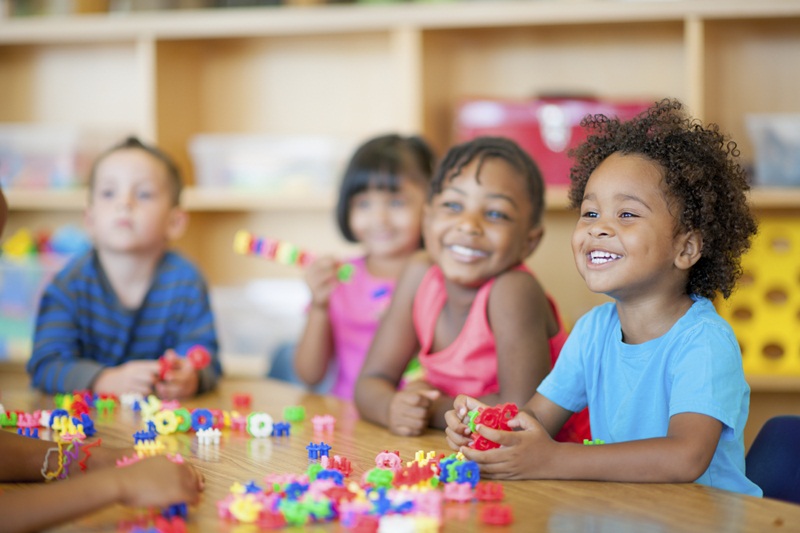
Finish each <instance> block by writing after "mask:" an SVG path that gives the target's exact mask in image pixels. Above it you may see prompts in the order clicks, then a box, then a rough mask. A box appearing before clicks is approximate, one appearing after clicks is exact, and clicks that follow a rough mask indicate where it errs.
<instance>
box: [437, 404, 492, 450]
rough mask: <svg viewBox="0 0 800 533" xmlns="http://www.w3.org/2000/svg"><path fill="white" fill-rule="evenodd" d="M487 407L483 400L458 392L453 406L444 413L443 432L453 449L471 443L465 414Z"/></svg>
mask: <svg viewBox="0 0 800 533" xmlns="http://www.w3.org/2000/svg"><path fill="white" fill-rule="evenodd" d="M484 407H488V406H487V405H486V404H484V403H483V402H480V401H478V400H476V399H475V398H472V397H470V396H466V395H464V394H459V395H458V396H456V399H455V400H453V408H452V409H451V410H449V411H447V412H446V413H445V415H444V420H445V422H446V423H447V427H446V428H445V430H444V432H445V434H446V435H447V444H448V445H449V446H450V448H452V449H453V450H456V451H458V450H459V449H460V448H461V447H462V446H469V445H470V444H471V443H472V438H471V437H470V434H471V433H472V431H470V429H469V425H468V424H469V417H468V416H467V415H468V414H469V412H470V411H472V410H473V409H479V408H484Z"/></svg>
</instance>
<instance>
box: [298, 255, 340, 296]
mask: <svg viewBox="0 0 800 533" xmlns="http://www.w3.org/2000/svg"><path fill="white" fill-rule="evenodd" d="M338 268H339V264H338V262H337V261H336V260H335V259H334V258H333V257H331V256H325V257H320V258H318V259H316V260H314V261H313V262H312V263H311V264H310V265H308V267H307V268H306V269H305V274H304V278H305V281H306V283H307V284H308V288H309V290H311V304H312V305H314V306H317V307H328V302H329V301H330V298H331V293H332V292H333V289H334V287H336V283H337V278H336V270H337V269H338Z"/></svg>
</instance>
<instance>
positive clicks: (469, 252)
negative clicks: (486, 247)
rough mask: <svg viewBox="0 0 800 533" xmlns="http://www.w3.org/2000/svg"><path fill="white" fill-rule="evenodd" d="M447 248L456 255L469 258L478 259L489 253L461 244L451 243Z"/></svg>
mask: <svg viewBox="0 0 800 533" xmlns="http://www.w3.org/2000/svg"><path fill="white" fill-rule="evenodd" d="M447 249H448V250H450V251H451V252H453V253H454V254H456V255H460V256H462V257H465V258H468V259H477V258H480V257H486V256H487V255H489V254H487V253H486V252H484V251H482V250H476V249H475V248H468V247H466V246H461V245H460V244H453V245H450V246H448V247H447Z"/></svg>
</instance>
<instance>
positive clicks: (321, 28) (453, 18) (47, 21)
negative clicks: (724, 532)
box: [0, 0, 800, 44]
mask: <svg viewBox="0 0 800 533" xmlns="http://www.w3.org/2000/svg"><path fill="white" fill-rule="evenodd" d="M797 16H800V4H798V3H796V2H786V1H781V0H762V1H760V2H758V3H753V2H751V1H749V0H730V1H728V2H718V1H715V0H693V1H692V0H677V1H674V2H659V3H652V2H645V3H613V2H612V3H609V2H600V1H584V2H569V3H563V2H519V1H513V0H508V1H500V2H489V3H485V2H458V3H446V4H427V3H419V4H397V5H383V6H361V5H328V6H315V7H313V8H305V9H300V8H293V7H274V6H270V7H256V8H241V9H235V10H234V9H231V10H214V9H206V10H177V11H161V12H135V13H129V14H125V15H124V16H121V14H115V13H111V14H91V15H77V16H65V17H20V18H7V19H2V20H0V44H39V43H48V42H49V43H57V42H95V41H107V42H114V41H117V42H119V41H129V40H135V39H139V38H143V37H147V38H155V39H208V38H229V37H269V36H282V35H314V34H333V33H338V34H345V33H353V32H364V31H391V30H393V29H396V28H400V27H416V28H419V29H421V30H439V29H442V30H447V29H469V28H491V27H496V28H501V27H508V26H521V25H526V26H548V25H550V26H552V25H564V24H614V23H638V22H648V21H653V22H670V21H672V22H680V21H684V20H689V19H693V20H695V19H696V20H701V19H705V20H735V19H755V18H782V17H797Z"/></svg>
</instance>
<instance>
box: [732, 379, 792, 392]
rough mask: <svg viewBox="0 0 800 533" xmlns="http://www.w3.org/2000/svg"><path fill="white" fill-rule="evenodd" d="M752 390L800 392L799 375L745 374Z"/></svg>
mask: <svg viewBox="0 0 800 533" xmlns="http://www.w3.org/2000/svg"><path fill="white" fill-rule="evenodd" d="M745 377H746V379H747V383H749V384H750V389H751V390H752V391H753V392H774V393H783V392H800V376H752V375H746V376H745Z"/></svg>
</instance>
